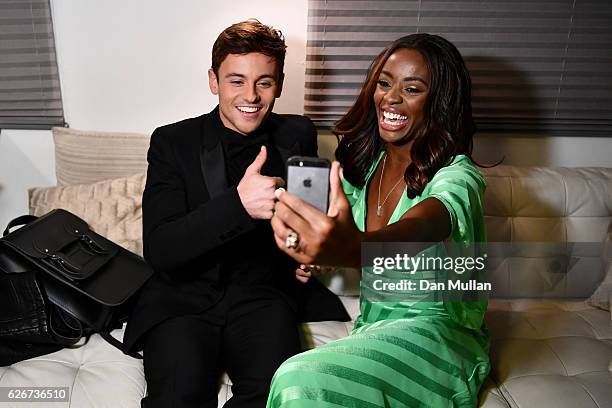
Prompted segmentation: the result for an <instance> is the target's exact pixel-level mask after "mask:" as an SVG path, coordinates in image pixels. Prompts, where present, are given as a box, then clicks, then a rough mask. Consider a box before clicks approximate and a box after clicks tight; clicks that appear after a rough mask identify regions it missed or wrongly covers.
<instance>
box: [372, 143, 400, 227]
mask: <svg viewBox="0 0 612 408" xmlns="http://www.w3.org/2000/svg"><path fill="white" fill-rule="evenodd" d="M385 164H387V153H386V152H385V157H383V166H382V171H381V172H380V180H378V197H377V198H376V215H377V216H378V217H380V216H381V215H382V207H383V205H385V203H386V202H387V200H388V199H389V196H390V195H391V193H392V192H393V191H395V188H396V187H397V186H398V185H399V183H400V181H402V180H403V179H404V175H403V174H402V177H400V179H399V180H397V182H396V183H395V185H394V186H393V188H392V189H391V191H389V193H388V194H387V196H386V197H385V199H384V200H383V202H382V204H381V203H380V186H381V185H382V180H383V177H384V176H385Z"/></svg>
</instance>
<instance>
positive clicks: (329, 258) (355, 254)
mask: <svg viewBox="0 0 612 408" xmlns="http://www.w3.org/2000/svg"><path fill="white" fill-rule="evenodd" d="M329 183H330V198H329V209H328V211H327V214H325V213H323V212H322V211H320V210H318V209H316V208H314V207H313V206H312V205H310V204H308V203H306V202H305V201H303V200H301V199H300V198H298V197H296V196H295V195H293V194H291V193H288V192H286V191H282V190H277V194H276V196H277V198H278V201H277V203H276V205H275V208H274V216H273V217H272V228H273V230H274V238H275V240H276V244H277V245H278V247H279V248H280V249H281V250H282V251H284V252H285V253H287V254H288V255H289V256H291V257H292V258H293V259H295V260H297V261H298V262H300V263H302V264H305V265H308V264H324V265H342V266H359V263H360V250H361V241H362V236H363V233H362V232H360V231H359V229H358V228H357V226H356V225H355V222H354V220H353V215H352V213H351V207H350V205H349V202H348V199H347V198H346V195H345V194H344V190H343V189H342V182H341V181H340V163H338V162H334V163H333V164H332V166H331V171H330V174H329ZM291 231H294V232H295V233H297V237H298V242H297V246H296V247H295V248H293V247H287V237H288V236H289V234H290V233H291Z"/></svg>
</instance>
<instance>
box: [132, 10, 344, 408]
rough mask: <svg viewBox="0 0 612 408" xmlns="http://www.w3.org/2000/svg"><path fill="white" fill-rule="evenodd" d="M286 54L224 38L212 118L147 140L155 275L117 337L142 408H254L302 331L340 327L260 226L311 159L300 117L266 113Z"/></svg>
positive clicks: (261, 36)
mask: <svg viewBox="0 0 612 408" xmlns="http://www.w3.org/2000/svg"><path fill="white" fill-rule="evenodd" d="M285 48H286V47H285V43H284V39H283V38H282V35H281V34H280V32H279V31H277V30H274V29H272V28H271V27H268V26H265V25H263V24H261V23H259V22H258V21H256V20H249V21H245V22H242V23H238V24H234V25H232V26H231V27H228V28H227V29H226V30H224V31H223V32H222V33H221V34H220V35H219V37H218V38H217V40H216V42H215V44H214V46H213V56H212V68H211V69H210V70H209V73H208V74H209V85H210V89H211V91H212V93H213V94H215V95H218V97H219V105H218V106H217V107H216V108H215V109H214V110H213V111H212V112H210V113H208V114H205V115H202V116H199V117H196V118H191V119H186V120H183V121H181V122H178V123H174V124H171V125H167V126H163V127H160V128H158V129H156V130H155V132H153V135H152V136H151V144H150V147H149V153H148V161H149V168H148V173H147V183H146V187H145V191H144V196H143V203H142V207H143V240H144V257H145V259H146V260H147V262H148V263H149V264H150V265H151V266H152V267H153V269H154V270H155V274H154V276H153V277H152V278H151V280H150V281H149V282H147V284H146V285H145V287H144V288H143V291H142V293H141V295H140V298H139V299H138V302H137V304H136V307H135V309H134V312H133V314H132V317H131V319H130V322H129V324H128V327H127V329H126V335H125V339H124V341H125V347H126V351H134V350H138V349H139V348H141V347H142V349H143V350H144V369H145V377H146V380H147V385H148V387H147V389H148V396H147V397H146V398H144V399H143V401H142V402H143V406H145V407H164V408H165V407H171V406H172V407H216V406H217V393H218V388H219V386H218V384H219V375H220V373H221V372H222V371H223V370H226V371H227V373H228V374H229V376H230V379H231V380H232V383H233V386H232V394H233V397H232V398H231V399H230V400H229V401H228V402H227V403H226V405H225V406H226V407H258V408H260V407H263V406H264V405H265V402H266V398H267V395H268V390H269V384H270V380H271V378H272V375H273V374H274V372H275V370H276V368H277V367H278V366H279V365H280V364H281V363H282V362H283V361H284V360H286V359H287V358H288V357H290V356H292V355H294V354H296V353H297V352H299V351H300V344H299V337H298V329H297V324H298V322H299V321H317V320H344V321H346V320H348V319H349V317H348V315H347V313H346V311H345V310H344V308H343V307H342V305H341V303H340V301H339V300H338V298H337V297H335V296H334V295H333V294H332V293H331V292H329V291H328V290H327V289H326V288H325V287H323V286H322V285H321V284H320V283H319V282H317V281H316V280H314V279H311V280H309V281H308V283H306V284H303V283H300V282H297V281H296V279H295V270H296V266H297V265H296V264H295V263H294V261H293V260H291V259H290V258H289V257H287V256H286V255H284V254H283V253H282V252H281V251H279V250H278V248H277V247H276V244H275V242H274V238H273V233H272V229H271V227H270V221H269V220H270V218H271V217H272V214H273V208H274V200H275V197H274V191H275V189H276V188H277V187H279V186H282V185H283V184H284V181H283V178H284V177H285V162H286V160H287V158H288V157H290V156H292V155H305V156H315V155H316V153H317V142H316V131H315V129H314V127H313V125H312V123H311V122H310V121H309V120H308V119H307V118H305V117H302V116H297V115H277V114H274V113H272V108H273V106H274V101H275V99H276V98H277V97H278V96H280V93H281V89H282V84H283V64H284V58H285Z"/></svg>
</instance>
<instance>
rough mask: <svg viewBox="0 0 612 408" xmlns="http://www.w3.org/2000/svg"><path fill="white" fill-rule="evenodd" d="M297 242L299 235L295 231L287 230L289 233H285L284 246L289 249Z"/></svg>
mask: <svg viewBox="0 0 612 408" xmlns="http://www.w3.org/2000/svg"><path fill="white" fill-rule="evenodd" d="M299 242H300V236H299V235H298V233H297V232H295V231H293V230H291V232H289V235H287V239H285V246H286V247H287V248H290V249H296V248H297V246H298V243H299Z"/></svg>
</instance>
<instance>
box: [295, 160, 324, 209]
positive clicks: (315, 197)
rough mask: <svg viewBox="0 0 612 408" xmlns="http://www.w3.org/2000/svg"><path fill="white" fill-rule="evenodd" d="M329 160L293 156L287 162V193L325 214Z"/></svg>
mask: <svg viewBox="0 0 612 408" xmlns="http://www.w3.org/2000/svg"><path fill="white" fill-rule="evenodd" d="M329 168H330V163H329V160H326V159H320V158H318V157H305V156H293V157H290V158H289V159H288V160H287V191H288V192H290V193H291V194H293V195H295V196H297V197H299V198H301V199H302V200H304V201H306V202H307V203H309V204H310V205H312V206H313V207H315V208H318V209H319V210H321V211H323V212H324V213H327V206H328V202H329Z"/></svg>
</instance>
